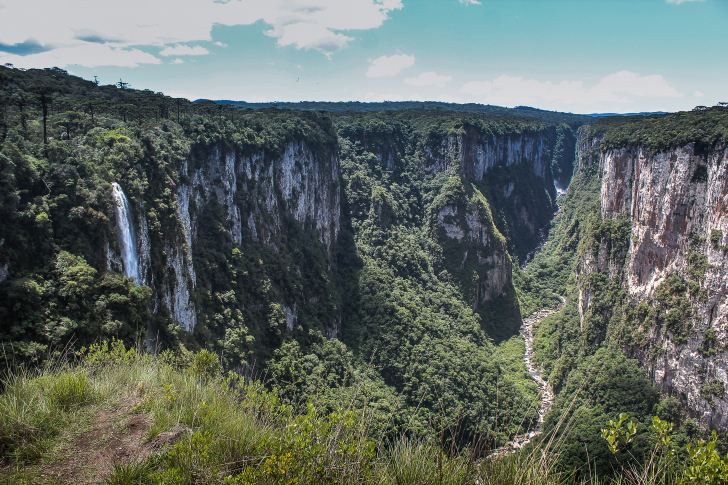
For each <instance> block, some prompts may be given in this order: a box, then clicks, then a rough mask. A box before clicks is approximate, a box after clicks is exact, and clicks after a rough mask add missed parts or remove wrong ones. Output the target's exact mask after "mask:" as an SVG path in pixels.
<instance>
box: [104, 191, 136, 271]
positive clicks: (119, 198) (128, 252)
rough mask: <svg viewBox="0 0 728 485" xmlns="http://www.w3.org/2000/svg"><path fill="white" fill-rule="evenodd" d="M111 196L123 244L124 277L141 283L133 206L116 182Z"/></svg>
mask: <svg viewBox="0 0 728 485" xmlns="http://www.w3.org/2000/svg"><path fill="white" fill-rule="evenodd" d="M111 185H112V186H113V190H112V191H111V195H112V196H113V197H114V203H115V204H116V227H117V228H118V229H119V242H120V243H121V259H123V260H124V276H126V277H128V278H134V280H135V281H137V282H138V281H139V258H138V257H137V249H136V235H135V234H134V218H133V217H132V215H131V206H130V205H129V201H128V200H127V198H126V195H124V191H123V190H121V187H120V186H119V184H117V183H116V182H114V183H112V184H111Z"/></svg>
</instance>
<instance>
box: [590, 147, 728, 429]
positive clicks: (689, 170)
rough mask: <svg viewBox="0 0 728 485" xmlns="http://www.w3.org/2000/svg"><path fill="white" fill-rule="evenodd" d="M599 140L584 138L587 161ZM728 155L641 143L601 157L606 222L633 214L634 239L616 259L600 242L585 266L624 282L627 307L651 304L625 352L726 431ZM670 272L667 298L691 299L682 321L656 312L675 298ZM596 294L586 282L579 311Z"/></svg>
mask: <svg viewBox="0 0 728 485" xmlns="http://www.w3.org/2000/svg"><path fill="white" fill-rule="evenodd" d="M598 146H599V137H593V138H590V139H587V140H582V141H581V142H580V146H579V151H580V155H581V156H580V158H581V159H582V163H587V164H588V163H595V160H594V156H593V155H594V154H595V153H599V151H598ZM595 148H596V150H595ZM582 156H583V157H582ZM726 159H728V148H726V147H723V146H716V147H714V149H713V150H711V151H710V152H708V153H697V152H696V150H695V147H694V146H693V145H692V144H690V145H686V146H681V147H677V148H674V149H671V150H667V151H662V152H659V153H650V152H648V151H647V150H646V149H645V148H644V147H642V146H636V147H623V148H619V149H611V150H608V151H605V152H603V153H601V155H600V156H599V158H598V163H599V171H600V173H601V174H602V184H601V197H600V200H601V215H602V218H603V219H605V220H606V219H612V220H615V221H616V220H618V219H619V218H625V217H626V218H628V220H629V223H630V225H631V235H630V238H629V241H628V242H627V243H626V244H625V246H624V247H623V248H622V249H621V254H619V253H620V251H617V256H616V257H615V253H614V252H613V251H612V252H609V251H607V250H606V248H605V247H600V248H599V251H597V252H596V254H595V253H594V252H587V254H586V255H585V256H584V257H582V259H581V260H580V262H579V273H581V275H588V274H589V273H593V272H600V273H603V274H606V275H609V277H610V278H615V277H619V278H622V280H623V281H622V283H623V285H624V287H625V288H626V290H627V300H628V301H627V303H626V304H627V305H631V306H632V307H633V308H634V307H635V306H636V305H638V304H639V303H640V302H644V303H646V304H647V305H648V306H649V308H653V310H654V311H652V313H650V314H649V317H647V318H645V319H644V321H641V322H634V325H633V330H632V331H633V334H634V335H635V336H641V339H642V340H641V341H640V342H637V343H634V344H632V346H631V348H629V349H626V351H627V353H628V354H631V355H633V356H635V357H637V358H638V359H640V360H641V362H642V363H643V364H644V365H645V367H646V369H647V371H648V373H649V375H650V377H651V378H652V379H653V380H654V381H655V382H656V383H657V384H658V385H659V386H660V388H661V389H662V390H663V392H666V393H672V394H674V395H676V396H679V397H680V398H681V400H682V402H683V404H684V405H685V406H686V408H687V409H688V411H689V413H690V414H691V415H692V416H694V417H695V418H697V419H698V420H699V421H700V422H701V424H703V425H705V426H708V427H711V428H713V429H720V430H724V429H727V428H728V399H727V397H726V394H725V392H726V390H725V387H726V384H727V383H728V377H727V375H726V362H727V359H726V355H727V354H726V350H728V346H727V345H726V344H727V342H728V335H727V330H728V280H726V276H725V275H726V274H727V270H728V211H727V210H726V208H727V207H728V173H727V172H728V164H727V163H725V161H726ZM673 275H675V276H673ZM668 277H672V278H674V280H673V281H677V282H678V283H679V285H678V290H672V291H673V293H674V294H672V295H671V296H670V298H672V299H678V298H679V299H682V301H686V302H689V305H688V307H689V308H688V310H684V309H683V310H681V311H682V312H683V313H682V314H681V315H679V316H680V318H679V319H678V318H677V316H678V314H677V313H675V314H674V315H675V316H676V318H674V319H673V320H676V321H677V324H678V325H679V326H678V327H675V326H674V325H676V324H673V326H672V327H671V326H670V325H668V324H667V323H666V321H665V320H666V319H665V318H661V317H660V315H659V308H660V305H662V306H665V305H667V306H669V305H671V304H672V302H671V301H667V302H665V301H660V298H663V300H664V296H661V295H662V294H664V290H663V291H662V292H661V290H660V288H661V287H662V286H661V285H663V284H666V281H668ZM683 288H684V289H683ZM591 297H592V295H591V294H590V293H589V291H588V290H586V289H584V288H581V291H580V294H579V310H580V313H581V315H582V317H583V315H584V314H585V312H586V311H587V310H588V309H589V306H590V304H591V301H590V300H591ZM645 308H648V307H645ZM655 308H657V310H655ZM675 311H677V310H675ZM676 328H678V330H679V331H677V330H675V329H676ZM683 329H684V334H683V333H682V330H683ZM637 340H640V339H639V338H637Z"/></svg>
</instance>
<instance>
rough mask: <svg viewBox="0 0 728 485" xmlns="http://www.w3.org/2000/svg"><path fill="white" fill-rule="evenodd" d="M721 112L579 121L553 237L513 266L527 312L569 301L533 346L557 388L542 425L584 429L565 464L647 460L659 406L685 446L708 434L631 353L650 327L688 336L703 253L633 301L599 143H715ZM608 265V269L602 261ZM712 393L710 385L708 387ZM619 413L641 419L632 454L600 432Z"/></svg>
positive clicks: (625, 238) (623, 234)
mask: <svg viewBox="0 0 728 485" xmlns="http://www.w3.org/2000/svg"><path fill="white" fill-rule="evenodd" d="M724 110H725V108H721V107H716V108H711V109H710V110H707V111H703V110H699V111H694V112H692V113H679V114H675V115H667V116H664V117H648V118H642V117H636V118H634V119H629V118H610V119H603V120H600V121H598V122H595V123H593V124H592V125H589V126H586V127H584V128H582V132H581V136H582V142H585V143H587V142H588V143H590V145H586V146H591V147H592V148H590V149H589V150H588V151H586V152H585V153H583V154H582V158H581V160H578V163H579V165H578V168H577V170H576V171H575V173H574V176H573V178H572V182H571V185H570V187H569V190H568V193H567V195H566V196H564V197H562V198H561V199H560V200H559V204H560V207H561V211H560V213H559V215H557V217H556V218H555V219H554V221H553V223H552V226H551V228H550V234H549V241H548V242H547V244H546V245H545V247H544V248H543V250H542V251H540V252H539V253H538V254H537V255H536V256H535V257H534V260H533V261H532V262H530V263H529V264H528V266H527V267H526V268H525V269H524V270H521V271H517V272H515V274H514V284H515V286H516V289H517V291H518V294H519V299H520V302H521V308H522V311H523V314H524V315H526V314H529V313H531V312H532V311H534V310H536V309H538V308H541V307H543V306H547V305H551V306H553V305H555V304H556V303H557V302H558V300H557V299H556V298H555V296H554V294H557V295H562V296H565V297H566V304H565V306H564V308H563V309H562V310H561V311H560V312H558V313H556V314H554V315H552V316H550V317H548V318H546V319H545V320H544V321H543V322H542V323H541V325H540V326H539V328H538V329H537V331H536V339H535V343H534V348H535V351H536V357H535V360H536V362H538V363H539V364H540V365H542V366H543V368H544V370H545V375H546V377H547V378H548V380H549V382H550V383H551V385H552V386H553V388H554V389H555V391H556V392H557V399H556V402H555V403H554V406H553V408H552V410H551V411H550V412H549V414H548V415H547V418H546V423H545V429H546V430H547V431H549V430H552V429H555V428H556V426H557V424H558V423H559V422H560V421H561V419H562V418H563V417H564V416H566V417H567V419H568V420H570V422H571V423H572V428H571V429H572V430H573V432H574V433H576V434H577V436H578V440H577V441H574V440H572V441H570V442H568V443H567V444H565V446H564V449H563V453H562V456H561V459H562V460H563V463H564V464H565V465H566V466H567V467H568V468H569V469H581V470H583V469H584V467H591V468H592V469H596V470H597V471H598V472H599V473H600V474H604V473H606V472H608V471H610V470H612V469H614V468H615V467H617V466H618V465H620V466H621V465H622V464H628V463H632V464H631V465H629V466H634V465H635V464H637V463H644V461H643V460H648V459H649V457H648V451H649V449H651V447H652V442H651V441H650V440H649V439H647V438H645V437H644V436H643V433H645V432H647V431H648V430H649V426H650V420H651V416H652V415H653V414H657V415H660V416H661V417H662V418H663V419H666V418H665V417H664V416H666V415H669V416H668V418H667V419H669V420H670V421H671V422H674V423H675V436H674V440H675V441H676V442H680V443H682V444H685V443H686V442H687V441H688V440H689V439H695V438H696V437H698V436H700V437H702V438H703V439H707V435H706V433H705V432H704V431H702V430H699V429H698V427H697V426H696V425H695V423H694V422H693V421H692V420H690V419H683V417H682V416H681V411H680V410H679V407H680V406H681V404H680V403H679V401H678V400H677V399H675V398H669V399H667V400H664V401H662V402H660V401H659V398H660V396H659V393H658V391H657V390H656V388H655V387H654V385H653V384H651V383H650V381H649V379H648V378H647V377H646V374H647V373H646V372H645V369H644V368H641V366H640V364H639V362H638V361H637V360H632V359H629V358H626V357H625V355H626V356H634V355H638V354H639V353H640V352H641V353H642V355H644V354H645V353H646V352H647V345H648V340H647V335H649V333H650V332H652V331H654V328H655V327H656V326H657V327H663V328H664V329H665V330H667V331H669V332H670V333H671V335H672V337H673V340H674V341H675V342H678V343H679V342H684V341H685V339H686V336H687V335H688V333H689V331H690V327H691V323H690V317H691V303H690V300H691V299H694V300H699V299H700V298H704V295H703V293H704V290H703V291H702V292H701V289H700V284H699V282H700V281H701V280H702V278H703V277H704V274H705V270H706V267H707V261H706V259H705V257H701V255H700V254H698V253H691V254H690V255H688V257H687V259H688V261H689V265H690V271H689V281H685V280H684V279H683V278H681V277H680V276H678V275H670V276H668V278H666V280H665V281H663V283H662V284H661V285H660V287H659V288H658V289H657V291H656V295H655V298H654V300H653V301H652V302H640V303H637V302H631V301H630V300H629V299H628V298H627V295H626V291H625V287H624V284H623V280H624V273H623V272H624V266H625V263H626V255H627V250H628V248H629V245H630V243H631V240H630V236H631V222H630V220H629V218H628V217H626V216H624V215H622V216H619V217H617V218H615V219H606V220H602V218H601V214H600V212H601V211H600V202H599V197H600V190H601V174H600V173H598V167H599V163H598V160H599V156H600V154H601V152H602V151H603V150H607V149H613V148H619V147H629V146H634V145H638V144H642V145H643V146H647V148H648V149H650V150H661V149H664V148H667V147H669V146H674V145H671V144H670V143H675V144H683V145H684V144H686V143H696V147H698V148H699V149H702V150H705V149H706V147H710V148H712V147H713V144H714V143H716V142H721V140H720V139H719V138H715V137H713V135H712V134H715V133H720V132H721V130H725V128H724V127H721V126H722V125H721V123H722V121H721V120H722V119H723V118H722V117H723V115H724ZM713 123H715V125H713ZM687 126H693V127H694V130H693V131H688V132H686V133H687V134H683V135H684V136H685V137H686V138H677V139H675V141H673V142H669V143H668V144H665V143H667V141H666V140H668V139H671V138H669V137H672V136H673V134H671V133H672V132H671V131H670V130H672V129H676V130H680V129H682V128H685V127H687ZM681 127H682V128H681ZM696 130H697V131H696ZM711 133H712V134H711ZM628 135H629V137H632V138H628V137H627V136H628ZM683 135H681V136H683ZM625 137H627V138H625ZM661 137H668V138H661ZM600 140H601V144H600V143H599V141H600ZM660 140H663V141H665V143H663V141H660ZM592 141H596V143H593V144H591V142H592ZM701 144H702V145H701ZM605 264H607V265H608V266H609V269H610V270H609V271H606V270H603V269H600V268H603V266H604V265H605ZM582 304H583V307H582V309H583V314H580V311H579V305H582ZM713 346H714V343H713V342H712V341H711V340H710V339H709V338H708V339H707V340H706V342H705V343H704V347H703V349H701V351H702V352H706V353H709V352H710V351H711V350H712V351H713V352H715V349H713ZM659 351H660V348H659V347H658V348H653V349H652V350H651V351H650V354H649V355H648V356H647V357H648V358H649V359H654V357H656V356H657V355H658V354H657V352H659ZM637 389H639V390H637ZM713 391H714V390H713V389H712V388H710V389H707V388H706V392H705V395H712V393H713ZM715 391H716V392H720V389H717V387H716V389H715ZM622 411H625V412H628V413H629V414H630V415H631V416H633V417H634V418H635V420H636V422H637V423H638V434H637V438H636V439H635V442H634V443H633V444H632V448H631V451H630V456H631V457H632V458H629V459H627V457H621V458H620V457H618V456H617V457H615V456H613V455H612V454H611V453H610V452H609V451H608V448H607V446H606V443H605V442H603V441H602V439H601V427H603V423H604V421H605V419H615V418H616V416H618V414H619V413H620V412H622ZM718 438H719V440H718V445H719V447H724V446H725V443H726V441H728V440H726V439H725V436H719V437H718Z"/></svg>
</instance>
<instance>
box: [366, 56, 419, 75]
mask: <svg viewBox="0 0 728 485" xmlns="http://www.w3.org/2000/svg"><path fill="white" fill-rule="evenodd" d="M414 63H415V56H408V55H405V54H395V55H393V56H389V57H387V56H382V57H377V58H376V59H374V60H371V59H370V60H369V69H368V70H367V77H386V76H394V75H397V74H399V73H400V72H402V70H404V69H407V68H408V67H412V65H414Z"/></svg>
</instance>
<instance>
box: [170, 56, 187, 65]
mask: <svg viewBox="0 0 728 485" xmlns="http://www.w3.org/2000/svg"><path fill="white" fill-rule="evenodd" d="M184 63H185V61H183V60H182V59H180V58H179V57H178V58H177V59H175V60H173V61H172V64H184Z"/></svg>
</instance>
